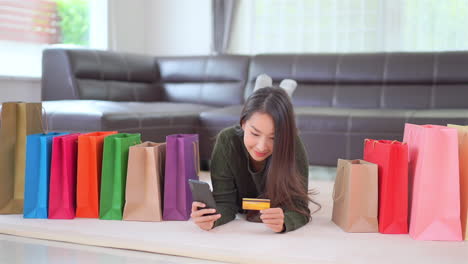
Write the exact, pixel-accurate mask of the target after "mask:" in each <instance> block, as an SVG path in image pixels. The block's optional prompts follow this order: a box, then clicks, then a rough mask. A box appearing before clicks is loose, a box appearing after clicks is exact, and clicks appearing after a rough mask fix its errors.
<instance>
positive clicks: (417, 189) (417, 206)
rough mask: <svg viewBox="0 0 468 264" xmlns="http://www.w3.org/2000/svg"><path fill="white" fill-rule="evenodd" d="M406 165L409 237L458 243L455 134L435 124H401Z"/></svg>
mask: <svg viewBox="0 0 468 264" xmlns="http://www.w3.org/2000/svg"><path fill="white" fill-rule="evenodd" d="M403 141H404V142H406V143H408V154H409V157H408V162H409V166H408V169H409V172H408V176H409V191H410V192H409V198H410V199H409V201H410V203H409V206H410V221H409V224H410V228H409V234H410V236H411V237H412V238H414V239H417V240H449V241H460V240H462V234H461V224H460V185H459V170H458V165H459V164H458V133H457V130H456V129H454V128H449V127H444V126H436V125H422V126H421V125H413V124H406V125H405V133H404V139H403Z"/></svg>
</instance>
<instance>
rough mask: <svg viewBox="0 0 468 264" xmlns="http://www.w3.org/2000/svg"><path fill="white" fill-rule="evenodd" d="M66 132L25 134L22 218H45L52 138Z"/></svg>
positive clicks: (47, 202)
mask: <svg viewBox="0 0 468 264" xmlns="http://www.w3.org/2000/svg"><path fill="white" fill-rule="evenodd" d="M67 134H68V133H56V132H52V133H47V134H33V135H29V136H27V138H26V171H25V183H24V211H23V217H24V218H47V210H48V204H49V175H50V158H51V154H52V140H53V138H54V137H56V136H62V135H67Z"/></svg>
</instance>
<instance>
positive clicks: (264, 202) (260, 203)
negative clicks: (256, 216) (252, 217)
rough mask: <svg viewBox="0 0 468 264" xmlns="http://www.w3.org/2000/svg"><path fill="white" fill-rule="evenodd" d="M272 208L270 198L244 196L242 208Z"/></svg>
mask: <svg viewBox="0 0 468 264" xmlns="http://www.w3.org/2000/svg"><path fill="white" fill-rule="evenodd" d="M268 208H270V199H253V198H242V209H244V210H263V209H268Z"/></svg>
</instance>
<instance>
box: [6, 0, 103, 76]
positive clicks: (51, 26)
mask: <svg viewBox="0 0 468 264" xmlns="http://www.w3.org/2000/svg"><path fill="white" fill-rule="evenodd" d="M106 10H107V1H106V0H97V1H96V0H94V1H93V0H22V1H14V0H10V1H8V0H6V1H1V2H0V58H2V59H1V60H0V75H3V76H28V77H39V76H41V60H42V51H43V49H45V48H46V47H47V46H49V45H51V44H54V45H57V44H64V45H69V46H76V47H85V48H86V47H90V48H106V47H107V38H106V36H107V32H106V27H103V26H102V24H104V25H107V23H106V20H107V18H106V17H107V15H106V14H107V12H106Z"/></svg>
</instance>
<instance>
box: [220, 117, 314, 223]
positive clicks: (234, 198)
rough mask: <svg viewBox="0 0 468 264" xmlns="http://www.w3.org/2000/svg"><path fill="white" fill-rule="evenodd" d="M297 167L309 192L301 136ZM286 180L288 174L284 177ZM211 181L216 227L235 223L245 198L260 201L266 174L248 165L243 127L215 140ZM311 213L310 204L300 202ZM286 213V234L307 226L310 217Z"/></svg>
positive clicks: (229, 129)
mask: <svg viewBox="0 0 468 264" xmlns="http://www.w3.org/2000/svg"><path fill="white" fill-rule="evenodd" d="M295 147H296V166H297V169H298V171H299V173H300V174H301V176H303V177H304V178H305V183H306V185H305V186H304V188H306V190H307V189H308V177H309V169H308V159H307V154H306V151H305V149H304V145H303V144H302V141H301V139H300V138H299V136H297V137H296V140H295ZM285 177H287V175H285ZM211 180H212V183H213V196H214V199H215V201H216V209H217V213H220V214H221V218H219V219H218V220H217V221H216V222H215V227H216V226H220V225H223V224H226V223H228V222H229V221H232V220H233V219H234V218H235V217H236V213H238V212H241V208H242V198H257V197H258V196H259V195H260V194H262V193H263V192H264V187H265V180H266V172H265V168H264V169H263V170H262V171H259V172H255V171H254V170H253V168H252V167H251V164H250V162H249V154H248V152H247V149H246V148H245V145H244V143H243V132H242V129H241V128H240V126H233V127H228V128H225V129H224V130H222V131H221V132H220V133H219V135H218V137H217V140H216V144H215V147H214V150H213V154H212V157H211ZM298 205H299V206H304V207H305V208H304V209H306V210H307V211H308V212H310V211H309V209H308V207H307V205H308V201H304V202H299V203H298ZM282 209H283V212H284V225H285V232H289V231H292V230H295V229H297V228H299V227H302V226H303V225H305V224H307V222H308V218H307V217H306V216H304V215H301V214H299V213H297V212H295V211H291V210H288V208H282Z"/></svg>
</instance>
